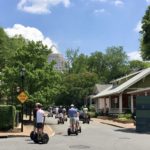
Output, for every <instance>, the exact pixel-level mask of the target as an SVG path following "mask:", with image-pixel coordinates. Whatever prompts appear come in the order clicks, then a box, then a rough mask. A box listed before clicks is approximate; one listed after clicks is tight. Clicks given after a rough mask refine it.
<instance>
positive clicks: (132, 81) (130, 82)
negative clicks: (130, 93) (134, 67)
mask: <svg viewBox="0 0 150 150" xmlns="http://www.w3.org/2000/svg"><path fill="white" fill-rule="evenodd" d="M149 74H150V68H147V69H144V70H142V71H141V72H139V73H138V74H137V75H135V76H134V77H132V78H130V79H129V80H128V81H126V82H124V83H123V84H121V85H119V86H118V87H116V88H113V89H110V90H107V91H103V92H101V93H98V94H97V95H95V96H93V98H98V97H104V96H109V95H112V94H119V93H121V92H123V91H124V90H126V89H127V88H129V87H130V86H132V85H133V84H135V83H137V82H138V81H140V80H141V79H142V78H144V77H146V76H147V75H149Z"/></svg>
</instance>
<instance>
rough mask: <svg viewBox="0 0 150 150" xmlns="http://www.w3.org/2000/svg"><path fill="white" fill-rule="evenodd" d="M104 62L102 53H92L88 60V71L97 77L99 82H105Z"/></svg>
mask: <svg viewBox="0 0 150 150" xmlns="http://www.w3.org/2000/svg"><path fill="white" fill-rule="evenodd" d="M106 62H107V61H106V60H105V57H104V54H103V53H102V52H98V51H96V52H94V53H92V54H91V56H89V58H88V71H90V72H94V73H96V74H97V75H98V77H99V80H100V82H105V81H106V78H105V73H106V67H107V66H106Z"/></svg>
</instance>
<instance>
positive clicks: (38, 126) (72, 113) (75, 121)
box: [33, 103, 88, 132]
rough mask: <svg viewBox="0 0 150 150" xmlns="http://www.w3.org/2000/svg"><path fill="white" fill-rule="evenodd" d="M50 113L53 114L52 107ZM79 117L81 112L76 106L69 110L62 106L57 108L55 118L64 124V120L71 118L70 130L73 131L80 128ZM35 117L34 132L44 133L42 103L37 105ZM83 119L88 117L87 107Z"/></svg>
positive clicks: (34, 112) (84, 109)
mask: <svg viewBox="0 0 150 150" xmlns="http://www.w3.org/2000/svg"><path fill="white" fill-rule="evenodd" d="M48 111H49V113H53V110H52V107H50V108H49V110H48ZM79 116H80V112H79V110H78V109H77V108H75V106H74V104H71V105H70V108H69V109H66V108H65V107H62V106H59V107H56V108H55V118H58V119H59V121H60V122H64V120H66V121H67V118H69V119H70V128H71V129H72V130H73V131H74V130H76V129H78V128H79V120H80V119H79ZM33 117H34V131H35V132H36V131H37V132H43V127H44V121H45V113H44V111H43V110H42V105H41V104H40V103H36V104H35V108H34V110H33ZM83 117H84V118H87V117H88V108H87V107H86V106H84V107H83Z"/></svg>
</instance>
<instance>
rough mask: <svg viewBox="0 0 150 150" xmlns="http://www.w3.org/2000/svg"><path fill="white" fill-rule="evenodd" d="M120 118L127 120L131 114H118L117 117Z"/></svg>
mask: <svg viewBox="0 0 150 150" xmlns="http://www.w3.org/2000/svg"><path fill="white" fill-rule="evenodd" d="M121 118H122V119H126V120H128V119H131V118H132V115H131V114H119V115H118V119H121Z"/></svg>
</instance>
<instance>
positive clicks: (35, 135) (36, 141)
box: [33, 133, 39, 143]
mask: <svg viewBox="0 0 150 150" xmlns="http://www.w3.org/2000/svg"><path fill="white" fill-rule="evenodd" d="M33 141H34V143H39V140H38V134H37V133H35V134H34V139H33Z"/></svg>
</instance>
